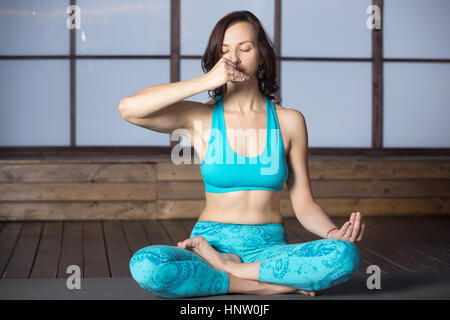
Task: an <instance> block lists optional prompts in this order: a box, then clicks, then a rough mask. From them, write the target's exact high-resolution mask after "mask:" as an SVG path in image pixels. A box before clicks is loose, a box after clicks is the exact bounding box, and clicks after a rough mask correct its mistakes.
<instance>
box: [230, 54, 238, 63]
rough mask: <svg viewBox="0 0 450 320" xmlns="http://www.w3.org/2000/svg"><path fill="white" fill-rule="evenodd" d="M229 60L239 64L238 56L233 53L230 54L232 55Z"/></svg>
mask: <svg viewBox="0 0 450 320" xmlns="http://www.w3.org/2000/svg"><path fill="white" fill-rule="evenodd" d="M230 60H231V61H232V62H233V63H239V62H240V60H239V56H238V55H237V54H236V53H234V52H232V53H231V54H230Z"/></svg>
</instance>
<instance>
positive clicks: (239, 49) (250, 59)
mask: <svg viewBox="0 0 450 320" xmlns="http://www.w3.org/2000/svg"><path fill="white" fill-rule="evenodd" d="M221 56H224V57H226V58H227V59H229V60H231V61H232V62H234V63H235V64H236V66H237V68H238V69H239V70H240V71H242V72H244V73H246V74H248V75H249V76H250V77H257V74H256V72H257V70H258V66H259V65H260V64H262V63H263V60H262V57H261V55H260V53H259V48H258V43H257V42H256V39H255V34H254V31H253V26H252V25H251V24H250V23H248V22H237V23H235V24H233V25H231V26H230V27H228V29H227V30H226V31H225V34H224V37H223V42H222V48H221Z"/></svg>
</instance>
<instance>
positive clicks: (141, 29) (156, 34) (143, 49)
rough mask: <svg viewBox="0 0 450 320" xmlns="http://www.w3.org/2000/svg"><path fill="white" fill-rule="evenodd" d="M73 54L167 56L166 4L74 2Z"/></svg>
mask: <svg viewBox="0 0 450 320" xmlns="http://www.w3.org/2000/svg"><path fill="white" fill-rule="evenodd" d="M77 4H78V5H79V6H80V8H81V29H78V30H76V31H77V37H76V39H77V40H76V47H77V48H76V50H77V54H170V1H166V0H152V1H148V0H96V1H92V0H78V1H77Z"/></svg>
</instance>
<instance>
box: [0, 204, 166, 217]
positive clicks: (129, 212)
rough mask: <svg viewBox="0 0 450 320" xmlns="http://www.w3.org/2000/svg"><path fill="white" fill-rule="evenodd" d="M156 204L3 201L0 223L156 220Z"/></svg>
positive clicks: (0, 207)
mask: <svg viewBox="0 0 450 320" xmlns="http://www.w3.org/2000/svg"><path fill="white" fill-rule="evenodd" d="M157 217H158V214H157V212H156V202H155V201H135V202H128V201H105V202H97V201H86V202H73V201H68V202H66V201H61V202H0V220H4V221H14V220H16V221H17V220H21V221H22V220H142V219H156V218H157Z"/></svg>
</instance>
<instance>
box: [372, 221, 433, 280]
mask: <svg viewBox="0 0 450 320" xmlns="http://www.w3.org/2000/svg"><path fill="white" fill-rule="evenodd" d="M379 220H380V219H374V218H368V217H366V218H365V223H366V228H365V231H364V232H365V235H366V237H367V238H371V239H377V240H378V241H377V242H376V244H374V245H375V246H376V249H375V250H377V251H378V252H379V253H381V254H382V255H383V257H384V258H386V259H389V260H390V261H395V262H396V263H397V265H401V266H402V267H403V268H405V269H407V270H408V271H409V272H427V271H428V272H429V271H436V270H435V269H434V268H433V267H432V266H430V265H427V263H424V262H423V261H421V259H420V258H417V257H418V252H417V251H416V250H414V248H411V247H409V246H408V245H407V244H405V243H403V242H402V241H401V240H399V238H397V237H396V234H394V233H392V232H391V230H390V229H388V228H387V226H386V223H382V221H379Z"/></svg>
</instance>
